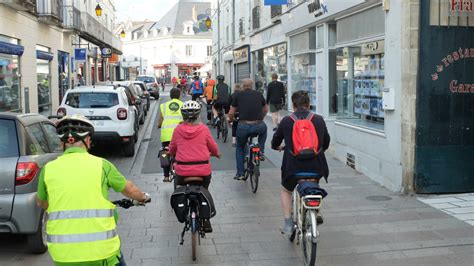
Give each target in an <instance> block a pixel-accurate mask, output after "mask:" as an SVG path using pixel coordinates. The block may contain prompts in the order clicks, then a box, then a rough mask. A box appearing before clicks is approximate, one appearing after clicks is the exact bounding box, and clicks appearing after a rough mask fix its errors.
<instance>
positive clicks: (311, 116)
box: [306, 112, 314, 121]
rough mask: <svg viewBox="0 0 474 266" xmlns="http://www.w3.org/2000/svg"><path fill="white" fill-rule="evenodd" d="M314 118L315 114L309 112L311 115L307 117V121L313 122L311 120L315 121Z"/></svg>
mask: <svg viewBox="0 0 474 266" xmlns="http://www.w3.org/2000/svg"><path fill="white" fill-rule="evenodd" d="M313 117H314V113H312V112H309V114H308V115H307V116H306V120H309V121H311V120H313Z"/></svg>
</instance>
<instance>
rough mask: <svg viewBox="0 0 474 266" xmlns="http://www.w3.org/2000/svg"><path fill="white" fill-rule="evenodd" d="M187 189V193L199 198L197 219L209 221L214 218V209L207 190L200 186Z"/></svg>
mask: <svg viewBox="0 0 474 266" xmlns="http://www.w3.org/2000/svg"><path fill="white" fill-rule="evenodd" d="M188 189H189V190H188V193H193V194H197V195H198V197H199V202H200V204H199V218H201V219H211V218H212V217H214V216H216V207H215V205H214V200H213V199H212V196H211V193H209V190H207V189H206V188H205V187H201V186H190V187H188Z"/></svg>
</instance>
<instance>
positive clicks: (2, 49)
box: [0, 42, 25, 56]
mask: <svg viewBox="0 0 474 266" xmlns="http://www.w3.org/2000/svg"><path fill="white" fill-rule="evenodd" d="M24 51H25V48H24V47H23V46H21V45H16V44H12V43H8V42H0V54H11V55H18V56H21V55H23V52H24Z"/></svg>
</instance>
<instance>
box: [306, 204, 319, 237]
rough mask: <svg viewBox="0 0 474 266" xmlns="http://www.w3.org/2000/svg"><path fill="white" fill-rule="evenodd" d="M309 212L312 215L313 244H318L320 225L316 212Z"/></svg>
mask: <svg viewBox="0 0 474 266" xmlns="http://www.w3.org/2000/svg"><path fill="white" fill-rule="evenodd" d="M307 211H309V212H310V213H309V214H310V217H311V236H312V240H313V243H317V242H318V237H319V235H318V227H317V226H318V223H317V222H316V211H315V210H307Z"/></svg>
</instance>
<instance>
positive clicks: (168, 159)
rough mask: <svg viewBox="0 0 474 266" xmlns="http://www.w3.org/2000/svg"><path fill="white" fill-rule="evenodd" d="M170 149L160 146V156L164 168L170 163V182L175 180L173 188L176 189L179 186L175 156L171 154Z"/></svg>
mask: <svg viewBox="0 0 474 266" xmlns="http://www.w3.org/2000/svg"><path fill="white" fill-rule="evenodd" d="M168 151H169V149H168V147H161V148H160V151H159V153H158V155H159V157H160V164H161V167H162V168H163V166H165V165H169V168H170V176H169V178H170V182H173V189H175V190H176V187H177V183H176V182H177V181H176V171H175V170H174V162H175V160H174V156H172V155H170V154H169V152H168Z"/></svg>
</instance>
